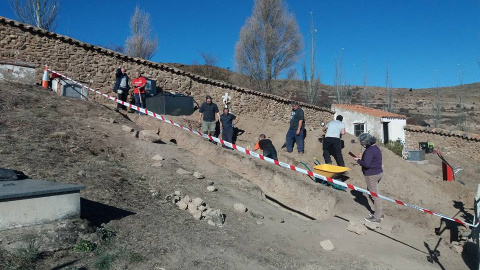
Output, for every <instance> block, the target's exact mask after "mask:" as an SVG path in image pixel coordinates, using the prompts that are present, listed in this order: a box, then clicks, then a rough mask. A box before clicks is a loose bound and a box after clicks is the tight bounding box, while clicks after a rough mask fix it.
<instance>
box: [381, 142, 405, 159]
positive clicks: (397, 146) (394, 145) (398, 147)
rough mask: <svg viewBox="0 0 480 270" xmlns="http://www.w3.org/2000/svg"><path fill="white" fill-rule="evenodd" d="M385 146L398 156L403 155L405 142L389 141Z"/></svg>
mask: <svg viewBox="0 0 480 270" xmlns="http://www.w3.org/2000/svg"><path fill="white" fill-rule="evenodd" d="M385 147H386V148H387V149H389V150H390V151H392V152H393V153H394V154H395V155H397V156H400V157H401V156H402V151H403V144H402V142H401V141H388V143H387V144H385Z"/></svg>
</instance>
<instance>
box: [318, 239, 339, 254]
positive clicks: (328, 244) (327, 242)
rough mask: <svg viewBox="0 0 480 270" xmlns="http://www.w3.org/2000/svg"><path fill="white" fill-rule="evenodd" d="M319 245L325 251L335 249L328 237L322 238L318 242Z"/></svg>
mask: <svg viewBox="0 0 480 270" xmlns="http://www.w3.org/2000/svg"><path fill="white" fill-rule="evenodd" d="M320 246H321V247H322V248H323V249H324V250H327V251H332V250H334V249H335V246H334V245H333V243H332V241H330V240H329V239H327V240H323V241H322V242H320Z"/></svg>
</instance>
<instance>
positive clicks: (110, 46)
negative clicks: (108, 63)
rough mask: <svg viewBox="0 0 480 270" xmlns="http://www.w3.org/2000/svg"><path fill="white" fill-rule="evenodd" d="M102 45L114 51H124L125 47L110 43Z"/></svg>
mask: <svg viewBox="0 0 480 270" xmlns="http://www.w3.org/2000/svg"><path fill="white" fill-rule="evenodd" d="M103 47H105V48H107V49H109V50H112V51H114V52H118V53H125V48H124V47H123V46H122V45H116V44H110V45H107V46H103Z"/></svg>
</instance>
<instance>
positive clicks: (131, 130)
mask: <svg viewBox="0 0 480 270" xmlns="http://www.w3.org/2000/svg"><path fill="white" fill-rule="evenodd" d="M122 130H123V131H125V132H133V131H134V129H133V128H132V127H129V126H126V125H122Z"/></svg>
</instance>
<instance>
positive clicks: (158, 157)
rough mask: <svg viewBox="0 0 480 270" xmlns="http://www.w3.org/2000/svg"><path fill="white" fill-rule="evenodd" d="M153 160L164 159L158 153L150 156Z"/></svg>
mask: <svg viewBox="0 0 480 270" xmlns="http://www.w3.org/2000/svg"><path fill="white" fill-rule="evenodd" d="M152 159H153V160H157V161H162V160H165V159H164V158H163V157H162V156H160V155H155V156H153V157H152Z"/></svg>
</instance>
